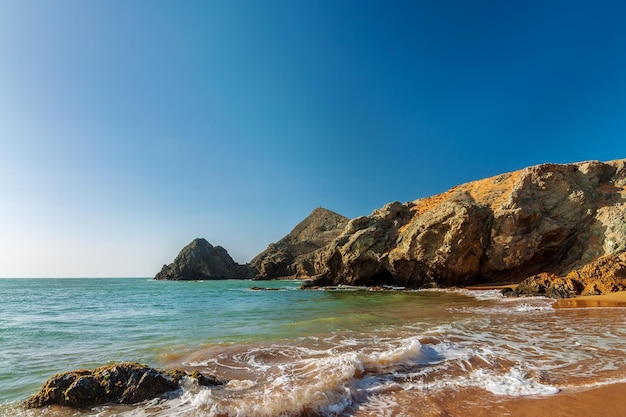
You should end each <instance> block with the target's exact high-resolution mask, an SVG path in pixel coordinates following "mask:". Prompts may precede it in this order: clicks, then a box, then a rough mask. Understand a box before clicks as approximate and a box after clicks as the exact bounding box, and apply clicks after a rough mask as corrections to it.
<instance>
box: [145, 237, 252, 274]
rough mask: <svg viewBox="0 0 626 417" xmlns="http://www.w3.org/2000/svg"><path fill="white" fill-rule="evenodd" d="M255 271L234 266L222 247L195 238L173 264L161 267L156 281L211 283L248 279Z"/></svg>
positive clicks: (246, 267) (250, 268)
mask: <svg viewBox="0 0 626 417" xmlns="http://www.w3.org/2000/svg"><path fill="white" fill-rule="evenodd" d="M255 275H256V270H255V269H254V268H253V267H251V266H250V265H240V264H238V263H236V262H235V261H234V260H233V259H232V258H231V257H230V255H229V254H228V252H227V251H226V249H224V248H223V247H221V246H213V245H211V244H210V243H209V242H207V241H206V239H201V238H200V239H194V240H193V241H192V242H191V243H190V244H188V245H187V246H185V247H184V248H183V249H182V250H181V251H180V253H179V254H178V256H177V257H176V259H174V262H172V263H171V264H169V265H163V268H162V269H161V271H160V272H159V273H158V274H156V276H155V277H154V279H157V280H174V281H184V280H211V279H250V278H252V277H254V276H255Z"/></svg>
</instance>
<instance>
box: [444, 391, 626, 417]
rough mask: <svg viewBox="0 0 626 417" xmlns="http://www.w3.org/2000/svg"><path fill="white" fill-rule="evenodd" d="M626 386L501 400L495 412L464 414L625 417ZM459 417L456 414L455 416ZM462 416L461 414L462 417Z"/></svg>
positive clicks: (479, 409) (476, 409)
mask: <svg viewBox="0 0 626 417" xmlns="http://www.w3.org/2000/svg"><path fill="white" fill-rule="evenodd" d="M624 393H626V384H624V383H622V384H612V385H606V386H601V387H597V388H592V389H589V390H585V391H581V390H572V391H562V392H561V393H559V394H556V395H551V396H546V397H531V398H528V397H525V398H513V399H505V400H502V401H501V402H500V403H499V404H497V405H496V406H495V407H494V408H492V409H486V408H485V407H484V406H478V405H469V406H467V407H465V414H464V415H467V416H472V417H493V416H496V415H497V416H507V417H546V416H550V417H624V416H625V415H626V396H625V395H624ZM453 415H455V416H456V414H453ZM460 416H461V414H459V417H460Z"/></svg>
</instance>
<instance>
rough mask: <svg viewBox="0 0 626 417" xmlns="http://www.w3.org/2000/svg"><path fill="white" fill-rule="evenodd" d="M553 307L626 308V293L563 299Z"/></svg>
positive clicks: (619, 292) (557, 301)
mask: <svg viewBox="0 0 626 417" xmlns="http://www.w3.org/2000/svg"><path fill="white" fill-rule="evenodd" d="M552 306H553V307H554V308H590V307H626V291H618V292H613V293H610V294H602V295H584V296H583V295H579V296H578V297H574V298H561V299H558V300H556V302H555V303H554V304H552Z"/></svg>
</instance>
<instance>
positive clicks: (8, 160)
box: [0, 0, 626, 277]
mask: <svg viewBox="0 0 626 417" xmlns="http://www.w3.org/2000/svg"><path fill="white" fill-rule="evenodd" d="M625 22H626V3H624V2H622V1H614V2H605V1H585V2H580V1H519V2H517V1H417V0H415V1H408V2H402V1H391V2H390V1H376V2H372V1H362V0H358V1H357V0H332V1H323V0H311V1H305V0H297V1H291V0H284V1H271V0H258V1H237V0H224V1H159V0H154V1H153V0H151V1H137V0H129V1H104V0H93V1H79V0H76V1H64V0H55V1H23V0H0V193H1V194H0V277H10V276H16V277H23V276H153V275H154V274H155V273H156V272H157V271H158V270H159V269H160V267H161V266H162V264H164V263H169V262H171V261H172V260H173V258H174V257H175V255H176V254H177V253H178V251H179V250H180V249H181V248H182V247H183V246H184V245H185V244H187V243H188V242H189V241H191V240H192V239H193V238H195V237H205V238H206V239H207V240H209V241H210V242H211V243H213V244H215V245H217V244H219V245H222V246H224V247H225V248H226V249H227V250H228V251H229V252H230V254H231V255H232V256H233V258H235V260H237V261H239V262H247V261H249V260H250V259H251V258H252V257H253V256H254V255H256V254H257V253H259V252H260V251H262V250H263V249H265V247H266V246H267V244H268V243H270V242H273V241H276V240H278V239H279V238H281V237H282V236H284V235H285V234H286V233H288V232H289V231H290V230H291V229H292V228H293V227H294V226H295V225H296V224H297V223H298V222H299V221H300V220H302V219H303V218H304V217H306V216H307V215H308V214H309V212H310V211H311V210H313V209H314V208H315V207H318V206H323V207H326V208H328V209H331V210H334V211H336V212H339V213H341V214H343V215H345V216H348V217H356V216H359V215H365V214H369V213H370V212H371V211H372V210H374V209H376V208H379V207H381V206H383V205H384V204H385V203H387V202H390V201H394V200H398V201H412V200H415V199H417V198H420V197H425V196H429V195H433V194H436V193H439V192H443V191H445V190H446V189H448V188H450V187H452V186H454V185H457V184H460V183H464V182H468V181H471V180H475V179H479V178H483V177H488V176H492V175H496V174H499V173H502V172H508V171H512V170H516V169H520V168H523V167H525V166H529V165H535V164H539V163H543V162H557V163H565V162H577V161H582V160H590V159H598V160H611V159H618V158H624V157H626V23H625Z"/></svg>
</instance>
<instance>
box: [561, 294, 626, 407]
mask: <svg viewBox="0 0 626 417" xmlns="http://www.w3.org/2000/svg"><path fill="white" fill-rule="evenodd" d="M552 306H553V307H554V308H572V307H626V291H619V292H614V293H611V294H605V295H588V296H584V297H582V296H580V297H575V298H563V299H560V300H557V301H556V302H555V303H554V304H553V305H552ZM624 416H626V410H625V411H624Z"/></svg>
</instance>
